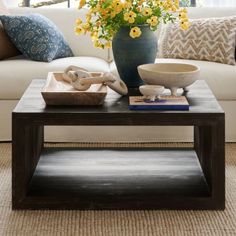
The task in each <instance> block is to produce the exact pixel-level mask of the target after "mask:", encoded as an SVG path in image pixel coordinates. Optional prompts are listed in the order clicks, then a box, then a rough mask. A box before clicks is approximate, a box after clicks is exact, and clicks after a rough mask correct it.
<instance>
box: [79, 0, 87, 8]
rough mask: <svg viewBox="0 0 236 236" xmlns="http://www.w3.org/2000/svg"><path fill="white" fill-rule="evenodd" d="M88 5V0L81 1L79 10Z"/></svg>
mask: <svg viewBox="0 0 236 236" xmlns="http://www.w3.org/2000/svg"><path fill="white" fill-rule="evenodd" d="M85 4H86V0H80V2H79V9H81V8H82V7H83V6H84V5H85Z"/></svg>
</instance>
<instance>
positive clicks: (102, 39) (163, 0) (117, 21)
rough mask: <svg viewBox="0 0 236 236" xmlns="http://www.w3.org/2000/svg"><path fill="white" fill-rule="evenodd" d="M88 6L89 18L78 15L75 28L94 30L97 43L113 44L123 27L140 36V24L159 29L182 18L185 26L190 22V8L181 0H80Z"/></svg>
mask: <svg viewBox="0 0 236 236" xmlns="http://www.w3.org/2000/svg"><path fill="white" fill-rule="evenodd" d="M83 7H87V8H88V13H87V14H86V22H83V21H82V20H81V19H77V22H76V27H75V32H76V34H78V35H80V34H83V33H90V35H91V38H92V40H93V42H94V46H95V47H99V48H105V47H110V46H111V41H112V38H113V36H114V35H115V34H116V32H117V31H118V30H119V29H120V28H121V27H130V33H129V35H130V37H131V38H134V39H135V38H138V37H140V36H141V34H142V31H141V29H140V27H139V26H140V25H144V24H148V25H149V26H150V29H151V30H153V31H155V30H157V27H158V25H159V24H160V23H161V22H163V23H168V22H172V23H174V22H176V21H179V22H180V27H181V28H182V29H183V30H186V29H188V27H189V25H190V23H189V20H188V16H187V10H186V8H180V6H179V0H80V5H79V8H80V9H81V8H83Z"/></svg>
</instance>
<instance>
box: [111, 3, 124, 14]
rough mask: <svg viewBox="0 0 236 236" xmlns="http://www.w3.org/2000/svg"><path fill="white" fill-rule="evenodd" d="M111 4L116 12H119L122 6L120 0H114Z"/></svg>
mask: <svg viewBox="0 0 236 236" xmlns="http://www.w3.org/2000/svg"><path fill="white" fill-rule="evenodd" d="M111 6H112V8H113V9H114V11H115V12H116V13H117V14H118V13H120V12H121V11H122V9H123V7H124V5H123V3H122V2H121V1H120V0H114V1H113V3H112V5H111Z"/></svg>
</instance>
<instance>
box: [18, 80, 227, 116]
mask: <svg viewBox="0 0 236 236" xmlns="http://www.w3.org/2000/svg"><path fill="white" fill-rule="evenodd" d="M44 85H45V80H33V81H32V82H31V84H30V86H29V87H28V89H27V90H26V91H25V93H24V95H23V96H22V98H21V99H20V101H19V103H18V105H17V106H16V108H15V109H14V111H13V113H40V114H51V113H58V114H59V113H63V114H64V113H68V114H74V113H76V114H82V113H94V114H101V113H109V114H111V113H112V114H116V113H117V114H121V113H122V114H132V115H133V113H135V114H140V113H141V114H143V113H147V114H150V113H152V114H153V113H176V114H179V113H183V114H186V113H187V114H189V113H191V114H194V113H198V114H199V113H204V114H206V113H207V114H212V113H216V114H217V113H221V114H222V113H224V111H223V110H222V108H221V106H220V105H219V103H218V102H217V100H216V98H215V96H214V95H213V93H212V91H211V90H210V88H209V87H208V85H207V83H206V82H205V81H203V80H199V81H197V82H195V83H194V84H193V85H192V86H190V91H189V92H187V93H186V94H185V96H186V98H187V100H188V102H189V104H190V110H189V111H154V110H151V111H150V110H144V111H131V110H129V108H128V104H129V97H128V96H124V97H121V96H120V95H119V94H117V93H115V92H113V91H109V92H108V95H107V97H106V99H105V102H104V104H103V105H101V106H93V107H89V106H46V104H45V102H44V100H43V97H42V95H41V90H42V88H43V87H44ZM130 93H131V95H137V90H136V91H135V90H133V91H130ZM166 93H169V90H167V91H166Z"/></svg>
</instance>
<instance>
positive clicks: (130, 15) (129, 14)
mask: <svg viewBox="0 0 236 236" xmlns="http://www.w3.org/2000/svg"><path fill="white" fill-rule="evenodd" d="M135 17H136V13H134V12H133V11H130V12H126V13H125V14H124V20H125V21H128V22H129V23H130V24H132V23H134V22H135Z"/></svg>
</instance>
